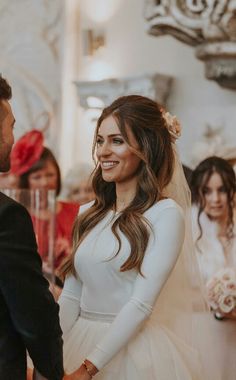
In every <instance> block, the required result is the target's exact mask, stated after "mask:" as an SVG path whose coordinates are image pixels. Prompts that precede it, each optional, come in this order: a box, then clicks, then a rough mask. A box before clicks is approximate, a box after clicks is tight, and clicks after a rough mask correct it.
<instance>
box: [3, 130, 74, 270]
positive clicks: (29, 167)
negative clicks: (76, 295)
mask: <svg viewBox="0 0 236 380" xmlns="http://www.w3.org/2000/svg"><path fill="white" fill-rule="evenodd" d="M11 166H12V169H11V170H12V173H14V174H16V175H18V176H19V188H20V189H29V190H37V189H41V190H46V191H47V190H55V193H56V196H58V195H59V193H60V190H61V173H60V168H59V165H58V163H57V161H56V158H55V157H54V155H53V153H52V152H51V150H50V149H48V148H47V147H45V146H44V137H43V134H42V132H40V131H38V130H31V131H30V132H28V133H26V134H25V135H24V136H22V137H21V138H20V139H19V140H18V141H17V142H16V144H15V145H14V147H13V150H12V154H11ZM78 210H79V204H78V203H74V202H73V203H72V202H64V201H59V200H57V202H56V223H55V224H56V225H55V247H54V266H55V268H56V269H57V268H58V267H59V265H60V264H61V262H62V261H63V260H64V259H65V257H66V256H68V255H69V253H70V249H71V231H72V226H73V223H74V220H75V218H76V216H77V214H78ZM33 221H34V222H35V223H36V222H37V230H38V231H37V233H38V234H39V235H40V236H38V244H39V253H40V255H41V257H42V258H43V260H44V261H46V260H47V255H48V239H47V228H48V221H47V216H44V215H42V218H41V219H40V220H38V219H37V220H35V219H34V218H33ZM39 223H40V225H39Z"/></svg>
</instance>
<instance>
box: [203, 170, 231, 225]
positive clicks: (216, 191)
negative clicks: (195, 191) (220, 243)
mask: <svg viewBox="0 0 236 380" xmlns="http://www.w3.org/2000/svg"><path fill="white" fill-rule="evenodd" d="M203 194H204V198H205V202H206V206H205V209H204V211H205V213H206V214H207V215H208V216H209V217H210V218H211V219H213V220H222V219H224V218H226V217H227V216H228V209H229V207H228V197H227V192H226V189H225V187H224V184H223V181H222V178H221V176H220V175H219V174H218V173H213V174H212V176H211V177H210V179H209V181H208V182H207V184H206V186H205V187H204V188H203Z"/></svg>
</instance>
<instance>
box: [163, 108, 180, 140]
mask: <svg viewBox="0 0 236 380" xmlns="http://www.w3.org/2000/svg"><path fill="white" fill-rule="evenodd" d="M162 116H163V118H164V120H165V122H166V124H167V128H168V131H169V132H170V135H171V137H172V139H173V141H174V142H175V140H177V139H178V138H179V137H180V136H181V126H180V122H179V120H178V119H177V117H176V116H173V115H171V114H170V113H169V112H166V111H165V110H164V109H163V110H162Z"/></svg>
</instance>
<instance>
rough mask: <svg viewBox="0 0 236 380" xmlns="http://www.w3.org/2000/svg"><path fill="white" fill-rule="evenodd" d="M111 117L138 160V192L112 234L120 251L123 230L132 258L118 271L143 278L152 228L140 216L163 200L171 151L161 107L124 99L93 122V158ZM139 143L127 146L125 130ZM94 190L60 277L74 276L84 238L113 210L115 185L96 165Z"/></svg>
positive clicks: (147, 101) (170, 169) (171, 165)
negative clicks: (132, 271)
mask: <svg viewBox="0 0 236 380" xmlns="http://www.w3.org/2000/svg"><path fill="white" fill-rule="evenodd" d="M109 116H112V117H113V118H114V119H115V121H116V123H117V126H118V128H119V130H120V133H121V135H122V136H123V138H124V140H125V141H126V143H127V144H128V145H129V147H130V149H131V150H132V152H133V153H135V154H136V155H137V156H138V157H139V158H140V159H141V162H140V165H139V168H138V171H137V177H138V181H137V190H136V195H135V197H134V199H133V201H132V202H131V203H130V204H129V206H128V207H126V208H125V209H124V210H123V211H122V213H121V214H120V215H119V217H118V218H116V219H115V220H114V223H113V225H112V232H113V234H114V235H115V236H116V238H117V240H118V243H119V248H118V251H117V253H116V255H117V254H118V253H119V251H120V248H121V239H120V236H119V231H121V232H122V233H123V234H124V235H125V236H126V237H127V239H128V241H129V243H130V247H131V248H130V255H129V257H128V259H127V260H126V261H125V262H124V263H123V265H122V266H121V268H120V270H121V271H122V272H123V271H127V270H130V269H133V268H136V269H137V270H138V271H139V272H140V273H141V265H142V261H143V258H144V255H145V251H146V248H147V244H148V240H149V236H150V228H149V225H148V223H147V220H146V219H145V218H144V216H143V213H144V212H145V211H146V210H148V209H149V208H150V207H151V206H152V205H153V204H154V203H156V202H157V201H158V200H160V199H162V198H163V195H162V193H163V189H164V188H165V186H167V185H168V183H169V182H170V180H171V177H172V173H173V168H174V152H173V149H172V145H171V136H170V133H169V131H168V128H167V125H166V121H165V119H164V118H163V115H162V108H161V106H159V105H158V104H157V103H156V102H155V101H153V100H151V99H149V98H146V97H143V96H139V95H129V96H122V97H120V98H118V99H117V100H115V101H114V102H113V103H112V104H111V105H110V106H108V107H106V108H105V109H104V110H103V112H102V114H101V116H100V117H99V119H98V122H97V128H96V131H95V136H94V143H93V157H95V153H96V141H97V134H98V131H99V128H100V126H101V123H102V122H103V120H105V119H106V118H107V117H109ZM128 130H129V131H130V132H131V133H132V134H133V136H134V137H135V139H136V141H137V145H138V148H134V147H133V146H131V144H130V141H129V138H128V134H127V131H128ZM92 184H93V189H94V192H95V194H96V198H95V202H94V204H93V206H92V207H90V208H89V209H88V210H87V211H85V212H84V213H82V214H81V215H79V216H78V218H77V220H76V222H75V224H74V228H73V248H72V254H71V257H70V258H69V259H68V260H67V261H66V262H65V263H64V264H63V266H62V268H61V274H62V276H63V277H64V276H65V275H66V274H67V273H68V272H72V273H74V274H75V268H74V255H75V253H76V251H77V248H78V247H79V245H80V243H81V242H82V240H83V239H84V238H85V237H86V235H87V234H88V233H89V232H90V231H91V230H92V229H93V228H94V227H95V226H96V225H97V224H98V223H99V222H100V221H101V220H102V219H103V218H104V217H105V215H106V214H107V212H108V211H109V210H111V209H112V208H115V204H116V187H115V183H114V182H106V181H104V179H103V178H102V170H101V166H100V163H99V162H97V163H96V167H95V170H94V173H93V181H92Z"/></svg>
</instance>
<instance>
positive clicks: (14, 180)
mask: <svg viewBox="0 0 236 380" xmlns="http://www.w3.org/2000/svg"><path fill="white" fill-rule="evenodd" d="M18 184H19V178H18V176H17V175H15V174H12V173H11V171H8V172H6V173H0V189H17V188H18Z"/></svg>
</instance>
